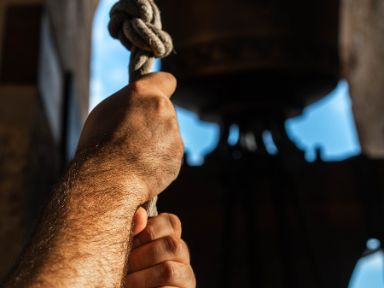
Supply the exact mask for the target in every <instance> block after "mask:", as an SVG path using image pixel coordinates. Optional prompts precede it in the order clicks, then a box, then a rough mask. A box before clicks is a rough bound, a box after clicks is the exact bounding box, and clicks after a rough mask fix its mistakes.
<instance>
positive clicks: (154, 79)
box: [129, 72, 177, 98]
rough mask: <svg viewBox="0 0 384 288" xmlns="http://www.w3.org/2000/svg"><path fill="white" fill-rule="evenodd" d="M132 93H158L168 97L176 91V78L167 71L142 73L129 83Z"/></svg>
mask: <svg viewBox="0 0 384 288" xmlns="http://www.w3.org/2000/svg"><path fill="white" fill-rule="evenodd" d="M129 87H130V89H131V90H133V93H139V94H141V95H153V94H155V95H156V94H158V93H160V94H161V95H164V96H166V97H168V98H170V97H171V96H172V94H173V93H175V91H176V87H177V80H176V78H175V77H174V76H173V75H172V74H170V73H167V72H156V73H150V74H147V75H144V76H143V77H141V78H140V79H138V80H137V81H135V82H133V83H132V84H131V85H129Z"/></svg>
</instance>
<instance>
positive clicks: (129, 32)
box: [109, 0, 173, 82]
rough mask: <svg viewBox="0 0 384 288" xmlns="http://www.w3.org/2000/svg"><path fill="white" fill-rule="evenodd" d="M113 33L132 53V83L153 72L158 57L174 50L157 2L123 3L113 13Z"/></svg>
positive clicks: (124, 0) (134, 0)
mask: <svg viewBox="0 0 384 288" xmlns="http://www.w3.org/2000/svg"><path fill="white" fill-rule="evenodd" d="M110 18H111V19H110V22H109V32H110V34H111V35H112V37H114V38H116V39H118V40H120V42H121V43H122V44H123V45H124V46H125V47H126V48H127V49H128V50H130V51H131V61H130V68H129V70H130V77H131V82H132V81H135V80H137V79H138V78H140V77H141V76H142V75H144V74H147V73H149V72H150V71H151V69H152V66H153V63H154V58H164V57H167V56H168V55H169V54H170V53H171V52H172V51H173V43H172V38H171V36H169V34H168V33H167V32H165V31H163V30H162V24H161V17H160V10H159V8H158V7H157V6H156V4H155V2H154V1H153V0H120V1H119V2H117V3H116V4H115V5H114V6H113V7H112V10H111V13H110Z"/></svg>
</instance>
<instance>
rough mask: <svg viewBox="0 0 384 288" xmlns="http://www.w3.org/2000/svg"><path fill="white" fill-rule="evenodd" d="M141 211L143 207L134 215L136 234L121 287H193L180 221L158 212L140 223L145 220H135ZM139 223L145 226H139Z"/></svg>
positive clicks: (187, 252)
mask: <svg viewBox="0 0 384 288" xmlns="http://www.w3.org/2000/svg"><path fill="white" fill-rule="evenodd" d="M140 214H141V215H143V214H145V210H144V209H142V208H140V209H139V210H138V212H137V213H136V215H135V218H136V221H135V223H139V224H138V225H136V227H134V230H133V231H134V233H135V234H136V235H135V236H134V238H133V244H132V246H133V247H132V251H131V254H130V255H129V259H128V274H127V276H126V278H125V281H124V283H125V286H124V287H135V288H157V287H174V288H176V287H182V288H194V287H196V280H195V276H194V273H193V270H192V267H191V265H190V259H189V251H188V247H187V245H186V244H185V242H184V241H183V240H182V239H181V223H180V220H179V219H178V218H177V216H175V215H172V214H160V215H159V216H157V217H153V218H150V219H149V220H148V222H147V223H145V224H143V223H144V222H146V221H143V220H141V221H140V220H138V219H137V218H139V217H140V216H139V215H140ZM141 218H142V217H141ZM140 223H141V224H140ZM139 226H142V227H143V226H145V227H144V228H143V229H141V228H140V227H139Z"/></svg>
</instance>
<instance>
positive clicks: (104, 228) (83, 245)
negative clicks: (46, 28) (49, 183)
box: [4, 73, 191, 288]
mask: <svg viewBox="0 0 384 288" xmlns="http://www.w3.org/2000/svg"><path fill="white" fill-rule="evenodd" d="M175 89H176V80H175V78H174V77H173V76H172V75H170V74H167V73H155V74H151V75H147V76H144V77H143V78H142V79H140V80H138V81H137V82H135V83H133V84H131V85H129V86H128V87H126V88H124V89H122V90H121V91H119V92H117V93H116V94H114V95H112V96H111V97H109V98H108V99H107V100H105V101H104V102H102V103H101V104H100V105H99V106H97V108H96V109H95V110H94V111H93V112H92V113H91V115H90V116H89V118H88V120H87V121H86V124H85V127H84V129H83V132H82V135H81V139H80V143H79V147H78V151H77V155H76V157H75V160H74V161H73V163H72V165H71V166H70V168H69V169H68V171H67V173H66V175H65V176H64V177H63V179H62V180H61V182H59V183H58V185H57V186H56V189H55V190H54V192H53V193H52V198H51V199H50V201H49V203H48V205H47V207H46V209H45V212H44V215H43V217H42V219H41V222H40V223H39V225H38V227H37V230H36V232H35V233H34V238H33V240H32V241H31V243H30V245H29V247H28V248H27V249H26V252H25V255H24V256H23V257H22V259H21V261H20V263H19V265H18V267H17V269H15V270H14V273H13V274H12V275H11V276H10V278H9V280H8V281H7V282H6V283H7V284H6V285H4V286H5V287H12V288H13V287H15V288H18V287H25V288H35V287H39V288H43V287H44V288H45V287H57V288H67V287H105V288H114V287H121V286H122V283H123V281H125V277H126V276H127V275H126V273H125V272H126V269H127V267H126V264H127V259H128V256H129V254H130V249H131V247H130V243H131V237H132V233H133V232H135V231H134V230H135V229H139V227H140V225H139V224H138V226H136V228H134V230H133V231H132V230H131V227H132V222H133V218H134V217H137V215H136V216H134V215H135V212H136V211H137V208H138V207H139V206H140V205H142V204H143V203H145V202H146V201H147V200H149V199H151V198H152V197H154V196H155V195H157V194H159V193H160V192H162V191H163V190H164V189H165V188H166V187H167V186H168V185H169V184H170V183H171V182H172V181H173V180H174V179H175V178H176V176H177V175H178V173H179V170H180V166H181V160H182V157H183V145H182V141H181V138H180V134H179V129H178V124H177V121H176V113H175V109H174V107H173V105H172V103H171V102H170V100H169V97H170V96H171V95H172V93H173V92H174V91H175ZM140 211H143V209H140ZM136 214H137V213H136ZM139 215H140V214H139ZM156 219H158V220H152V219H151V220H149V222H148V225H147V226H146V225H141V226H142V228H141V229H143V227H147V228H146V229H145V230H144V231H143V232H142V233H140V235H138V236H137V238H136V239H139V240H136V241H135V243H137V242H139V243H140V245H137V244H136V246H135V250H134V251H133V252H132V254H131V259H130V263H132V264H130V267H129V269H130V270H129V272H130V275H128V277H127V279H126V280H127V282H128V283H132V281H139V280H137V279H139V278H140V279H141V277H143V276H145V277H147V276H148V278H146V280H145V282H144V283H145V285H147V287H154V286H153V285H155V286H156V285H157V284H159V283H172V284H175V285H174V286H176V287H188V288H189V287H191V286H190V285H189V284H188V283H189V282H188V281H187V280H185V281H186V284H188V285H189V286H186V285H184V284H183V283H181V282H180V281H184V278H185V277H187V278H188V276H186V275H189V274H188V273H191V272H190V271H191V270H190V267H189V265H188V264H187V262H188V261H187V259H188V258H187V257H188V253H187V252H186V247H185V246H182V244H180V243H181V240H180V235H179V234H178V233H179V232H177V231H178V230H177V229H174V230H172V231H170V230H165V229H163V228H161V229H158V228H156V227H162V226H161V225H163V224H164V225H166V222H165V220H161V219H164V216H161V217H159V218H156ZM145 221H146V220H145ZM137 223H140V221H138V222H137ZM141 223H142V224H143V222H141ZM154 223H158V224H156V225H154ZM161 223H163V224H161ZM151 227H152V228H151ZM176 228H177V227H176ZM154 229H156V231H158V230H159V231H160V230H161V231H168V232H167V233H166V234H161V233H160V234H159V233H157V232H156V233H155V230H154ZM145 231H147V232H145ZM143 235H144V236H143ZM145 235H148V237H147V238H146V236H145ZM170 235H173V236H170ZM149 236H151V237H149ZM160 238H161V239H160ZM173 240H175V241H174V242H172V241H173ZM150 242H151V243H150ZM165 243H166V244H165ZM171 244H174V246H171ZM165 245H168V246H165ZM139 246H140V247H139ZM172 247H173V249H172ZM161 249H162V250H161ZM144 256H145V257H144ZM135 259H136V260H135ZM183 268H185V269H186V270H185V271H184V270H182V269H183ZM188 269H189V270H188ZM183 271H184V272H183ZM188 271H189V272H188ZM140 275H141V276H140ZM164 275H165V276H166V277H164V278H162V277H163V276H164ZM135 279H136V280H135ZM159 279H160V280H159ZM161 279H162V280H161ZM185 279H186V278H185ZM156 281H157V282H156ZM139 282H140V283H143V282H141V281H139ZM133 283H136V282H133ZM161 285H162V284H161ZM167 285H168V284H167ZM129 287H134V288H138V287H141V286H140V284H137V285H133V284H132V285H130V286H129Z"/></svg>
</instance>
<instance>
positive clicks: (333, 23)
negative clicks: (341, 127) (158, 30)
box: [157, 0, 340, 120]
mask: <svg viewBox="0 0 384 288" xmlns="http://www.w3.org/2000/svg"><path fill="white" fill-rule="evenodd" d="M157 2H158V4H159V6H160V8H161V10H162V17H163V19H164V26H165V28H166V29H167V31H169V32H170V33H171V35H172V36H173V38H174V42H175V52H176V55H174V56H173V57H169V58H168V59H166V60H165V61H164V63H163V65H164V69H165V70H168V71H170V72H172V73H174V74H175V75H176V76H177V77H178V79H179V80H180V87H179V88H180V89H179V93H177V95H175V98H174V99H175V102H176V104H178V105H180V106H182V107H185V108H187V109H190V110H193V111H195V112H197V113H199V115H200V116H201V117H202V118H204V119H207V120H220V119H221V118H223V117H227V118H228V117H230V118H231V119H234V120H236V119H238V118H239V117H241V118H242V119H243V117H244V115H251V117H252V119H254V118H255V117H256V118H258V119H259V118H265V117H267V118H269V117H271V115H273V117H274V116H276V115H277V114H281V116H282V117H284V118H286V117H287V116H292V114H297V113H300V111H301V110H302V109H303V107H305V106H306V105H308V104H309V103H311V102H312V101H313V100H316V99H318V98H319V97H322V96H323V95H325V94H327V93H328V92H330V90H332V89H333V88H334V87H335V85H336V83H337V82H338V80H339V77H340V71H339V70H340V69H339V57H338V24H339V1H337V0H314V1H307V0H293V1H286V0H236V1H235V0H209V1H207V0H194V1H186V0H178V1H174V0H158V1H157Z"/></svg>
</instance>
